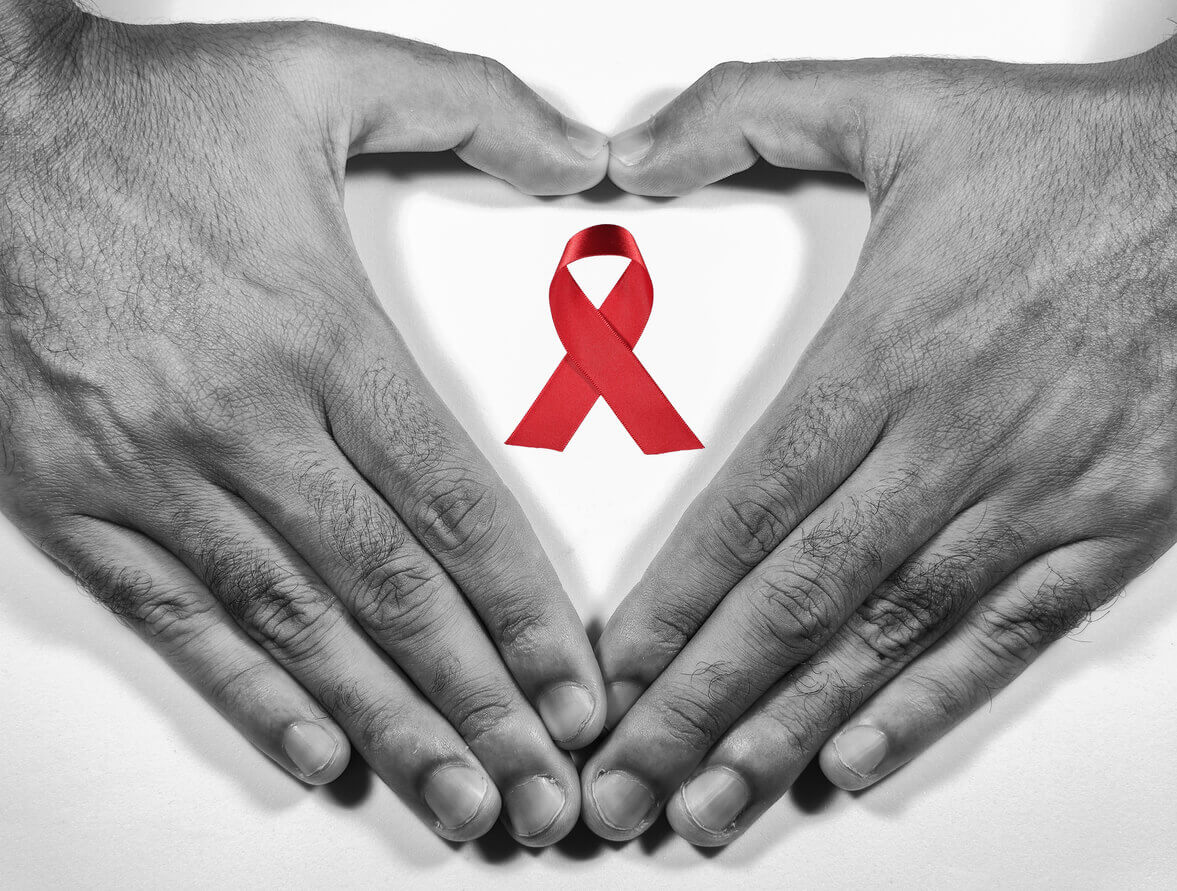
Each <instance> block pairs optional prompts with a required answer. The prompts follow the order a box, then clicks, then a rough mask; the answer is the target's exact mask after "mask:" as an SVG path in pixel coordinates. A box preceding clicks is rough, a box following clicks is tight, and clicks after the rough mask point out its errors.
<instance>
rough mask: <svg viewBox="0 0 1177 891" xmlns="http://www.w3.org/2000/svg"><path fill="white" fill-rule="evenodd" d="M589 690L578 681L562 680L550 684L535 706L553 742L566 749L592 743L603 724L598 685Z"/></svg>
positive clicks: (601, 701)
mask: <svg viewBox="0 0 1177 891" xmlns="http://www.w3.org/2000/svg"><path fill="white" fill-rule="evenodd" d="M594 688H595V689H590V688H589V687H588V686H586V685H585V684H583V683H581V682H579V681H565V682H562V683H557V684H554V685H552V686H551V687H549V688H548V689H547V690H546V691H544V692H543V693H541V694H540V696H539V697H538V699H537V700H536V707H537V710H538V711H539V714H540V717H541V718H542V719H543V722H544V725H545V726H546V727H547V728H548V733H549V734H550V735H551V737H552V741H553V742H555V743H556V745H558V746H560V748H562V749H567V750H569V751H571V750H574V749H581V748H584V747H585V746H587V745H588V744H589V743H591V742H593V740H595V739H596V738H597V737H598V736H600V735H601V731H602V730H603V729H604V726H605V708H604V704H603V699H604V697H603V696H602V695H601V691H600V684H599V683H598V684H595V685H594Z"/></svg>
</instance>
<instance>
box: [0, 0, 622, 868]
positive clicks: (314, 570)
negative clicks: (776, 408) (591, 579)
mask: <svg viewBox="0 0 1177 891" xmlns="http://www.w3.org/2000/svg"><path fill="white" fill-rule="evenodd" d="M0 5H3V6H4V8H5V9H8V8H9V7H11V6H13V2H11V0H10V2H7V3H5V4H0ZM15 9H16V19H15V20H14V19H13V17H12V16H11V15H9V16H6V17H5V21H3V22H0V31H2V32H4V33H3V35H2V36H3V38H4V39H3V41H0V42H3V43H4V47H5V53H4V56H3V58H0V85H3V86H2V88H0V89H2V90H3V95H2V96H0V145H3V157H4V163H3V165H0V233H3V235H2V236H0V506H2V507H3V509H4V511H5V512H6V513H7V514H8V515H9V516H10V517H11V518H12V519H13V521H14V522H15V523H16V524H17V525H18V526H19V527H20V528H21V529H22V530H23V531H24V532H25V533H26V534H27V535H29V536H30V537H31V538H32V539H33V540H35V541H36V542H37V543H38V544H39V545H40V546H41V547H42V548H43V549H44V550H45V551H46V552H47V553H48V554H49V555H50V556H51V557H53V558H54V559H55V560H56V561H58V562H59V563H60V564H62V565H63V566H65V567H66V568H68V569H69V570H70V571H71V572H72V573H74V574H75V575H76V576H77V577H78V578H79V579H80V580H81V581H82V583H83V584H84V585H85V586H86V587H87V588H88V589H90V590H91V591H92V592H93V593H94V594H95V595H96V596H97V597H98V599H99V600H101V601H102V602H103V603H104V604H106V605H107V606H108V607H110V608H111V609H112V610H113V611H114V612H115V613H116V614H117V615H119V616H120V617H121V618H123V619H124V620H126V621H127V622H128V623H130V624H131V625H132V626H133V627H135V628H136V629H137V630H138V631H140V632H141V633H142V634H143V636H144V637H146V639H147V640H149V641H150V642H151V643H152V644H153V645H154V646H155V647H157V648H158V649H159V651H160V652H161V653H162V654H163V655H164V656H165V658H166V659H167V660H168V661H169V662H171V664H172V665H173V666H175V668H176V669H177V670H178V671H180V672H181V673H182V674H183V675H185V676H186V677H187V678H188V679H189V680H190V681H191V682H192V683H193V684H194V685H195V686H196V687H197V688H199V689H200V690H201V691H202V692H203V693H204V694H205V695H206V696H207V697H208V698H209V700H210V701H211V702H212V703H213V704H214V705H215V706H216V707H217V708H218V709H220V711H221V712H222V713H224V714H225V715H226V716H227V717H228V718H229V719H230V720H231V721H233V722H234V723H235V724H236V725H237V727H239V728H240V729H241V731H242V732H243V733H244V734H245V735H246V736H247V737H248V738H249V739H250V741H252V742H253V743H254V744H255V745H256V746H257V747H258V748H260V749H261V750H262V751H263V752H265V753H266V754H267V755H269V756H270V757H271V758H273V759H274V760H275V761H277V762H278V763H279V764H280V765H282V766H283V767H284V768H286V769H287V770H289V771H290V772H292V773H293V774H294V775H295V776H297V777H299V778H300V779H302V780H304V781H306V782H308V783H324V782H328V781H330V780H332V779H334V778H335V777H337V776H338V775H339V773H340V772H341V771H342V769H343V768H344V766H345V764H346V762H347V760H348V756H349V739H350V741H351V743H352V744H354V745H355V746H356V747H357V748H358V749H359V750H360V752H361V753H362V755H363V756H364V758H365V760H366V761H367V762H368V763H369V764H370V765H371V766H372V768H373V769H374V770H375V771H376V773H378V774H379V775H380V776H381V777H382V778H383V780H384V781H385V782H386V783H387V784H388V785H389V786H391V787H392V788H393V789H394V790H395V791H396V792H397V793H399V795H400V796H401V797H402V798H403V799H404V800H405V802H406V803H407V804H408V805H409V806H410V807H411V808H412V809H413V810H414V811H415V812H417V813H418V814H419V815H420V816H421V817H422V818H423V819H425V820H426V821H427V822H428V823H429V824H430V825H431V826H433V827H434V828H435V830H436V831H437V832H438V833H439V834H440V835H442V836H444V837H446V838H448V839H453V840H463V839H470V838H474V837H476V836H479V835H481V834H482V833H484V832H485V831H487V829H489V828H490V826H491V825H492V824H493V822H494V821H495V819H496V818H497V817H498V815H499V812H500V807H501V806H503V805H504V804H505V810H506V815H507V820H506V823H507V825H508V827H509V828H510V829H511V831H512V833H513V834H514V835H515V837H516V838H517V839H519V840H520V841H522V842H523V843H525V844H532V845H543V844H549V843H551V842H553V841H555V840H557V839H559V838H560V837H562V836H563V835H564V834H566V833H567V832H568V830H569V829H570V828H571V827H572V825H573V824H574V823H575V821H576V819H577V816H578V814H579V811H580V799H579V783H578V778H577V774H576V770H575V768H574V766H573V764H572V762H571V760H570V758H569V757H568V755H567V754H565V753H564V752H562V751H561V747H563V748H566V749H573V748H577V747H580V746H583V745H585V744H586V743H588V742H590V741H591V740H592V739H594V738H595V737H596V736H597V734H598V732H599V731H600V729H601V726H602V723H603V719H604V705H603V703H604V695H603V689H602V683H601V678H600V673H599V670H598V668H597V665H596V662H595V660H594V658H593V654H592V650H591V648H590V646H589V643H588V640H587V638H586V635H585V632H584V629H583V626H582V624H581V622H580V619H579V617H578V615H577V613H576V611H575V609H574V608H573V606H572V604H571V603H570V602H569V600H568V599H567V597H566V596H565V594H564V592H563V590H562V588H561V585H560V581H559V579H558V578H557V576H556V574H555V571H554V570H553V569H552V567H551V565H550V564H549V562H548V561H547V559H546V558H545V557H544V555H543V553H542V551H541V549H540V546H539V543H538V541H537V540H536V537H535V535H534V533H533V532H532V530H531V528H530V526H529V525H528V522H527V520H526V518H525V517H524V515H523V513H522V511H521V509H520V508H519V506H518V504H517V503H516V501H515V500H514V499H513V498H512V497H511V495H510V493H509V492H508V491H507V489H506V488H505V487H504V485H503V483H502V482H501V481H500V479H499V478H498V476H497V475H496V474H495V472H494V470H492V468H491V467H490V465H489V464H488V463H487V461H486V460H485V459H484V458H483V457H482V456H481V455H480V454H479V453H478V452H477V450H476V449H475V447H474V445H473V443H472V442H471V441H470V439H469V437H468V436H467V435H466V434H465V432H464V431H463V430H462V428H461V427H460V426H459V425H458V423H457V422H456V421H455V419H454V418H453V417H452V416H451V415H450V414H449V412H448V411H446V409H445V407H444V406H443V405H442V403H441V401H440V400H439V398H438V397H437V395H436V393H435V392H434V391H433V390H432V389H431V388H430V386H429V385H428V383H427V382H426V381H425V380H424V379H423V377H422V375H421V373H420V371H419V370H418V368H417V367H416V365H415V364H414V362H413V360H412V358H411V356H410V355H409V352H408V350H407V349H406V347H405V345H404V343H403V342H402V341H401V339H400V338H399V336H398V335H397V332H396V331H395V329H394V328H393V327H392V325H391V323H390V322H389V320H388V319H387V317H386V316H385V315H384V314H383V312H382V311H381V309H380V307H379V304H378V302H377V300H376V298H375V296H374V293H373V291H372V288H371V286H370V284H369V282H368V280H367V278H366V276H365V275H364V271H363V269H362V267H361V264H360V262H359V259H358V258H357V256H356V253H355V250H354V248H353V245H352V242H351V239H350V236H349V233H348V229H347V223H346V220H345V217H344V212H343V206H342V190H343V171H344V164H345V162H346V160H347V158H348V157H349V156H350V155H354V154H359V153H362V152H370V151H378V152H399V151H439V150H445V149H454V150H455V151H457V153H458V154H459V155H460V156H461V157H462V158H463V159H465V160H466V161H467V162H469V163H470V164H472V165H474V166H476V167H479V168H481V169H483V170H485V171H487V172H489V173H492V174H494V175H496V176H499V177H501V178H503V179H506V180H508V181H510V182H512V183H513V184H515V185H516V186H518V187H519V188H521V189H523V190H524V191H527V192H531V193H542V194H558V193H566V192H575V191H580V190H581V189H584V188H586V187H589V186H591V185H593V184H595V183H596V182H598V181H599V180H600V179H601V178H602V177H603V175H604V173H605V168H606V164H607V154H608V153H607V152H605V151H603V148H604V138H603V137H598V136H597V135H595V134H594V132H593V131H590V130H588V128H584V127H582V126H581V125H578V124H575V123H574V122H569V121H567V120H566V119H565V118H564V117H563V116H562V115H561V114H560V113H559V112H557V111H556V110H555V109H553V108H552V107H551V106H549V105H548V104H547V103H545V102H544V101H543V100H541V99H540V98H539V97H538V96H537V95H536V94H535V93H533V92H532V91H531V90H530V89H528V88H527V87H526V86H524V85H523V84H522V83H521V82H520V81H519V80H518V79H517V78H515V77H514V76H513V75H512V74H510V72H508V71H507V70H506V69H505V68H503V67H502V66H501V65H499V64H498V63H495V62H493V61H491V60H487V59H483V58H479V57H474V56H466V55H460V54H453V53H449V52H446V51H445V50H442V49H438V48H436V47H432V46H426V45H423V44H418V43H413V42H409V41H404V40H398V39H396V38H392V37H387V36H383V35H376V34H368V33H363V32H357V31H349V30H345V29H341V28H334V27H328V26H324V25H313V24H305V23H297V24H281V25H233V26H214V27H204V26H190V25H184V26H158V27H150V28H137V27H128V26H123V25H118V24H115V23H112V22H108V21H104V20H101V19H97V18H94V17H92V16H89V15H86V14H83V13H81V12H79V11H77V10H75V9H74V8H73V7H72V6H70V5H66V4H63V3H47V4H46V3H33V2H16V3H15ZM594 149H595V150H596V152H595V153H594ZM545 725H546V726H545ZM553 740H555V741H553Z"/></svg>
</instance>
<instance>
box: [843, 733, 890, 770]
mask: <svg viewBox="0 0 1177 891" xmlns="http://www.w3.org/2000/svg"><path fill="white" fill-rule="evenodd" d="M834 753H835V754H836V755H837V756H838V760H839V761H841V762H842V766H843V767H845V768H846V769H847V770H848V771H850V772H851V773H852V774H855V775H856V776H859V777H862V778H863V779H866V778H867V777H869V776H870V775H871V774H872V773H874V770H875V768H876V767H878V766H879V765H880V764H881V763H882V761H883V757H884V756H885V755H886V754H887V737H886V736H885V735H884V734H883V732H882V731H881V730H878V729H876V728H874V727H870V726H868V725H866V724H859V725H858V726H857V727H851V728H849V729H847V730H843V731H842V732H841V733H839V734H838V735H837V736H836V737H834Z"/></svg>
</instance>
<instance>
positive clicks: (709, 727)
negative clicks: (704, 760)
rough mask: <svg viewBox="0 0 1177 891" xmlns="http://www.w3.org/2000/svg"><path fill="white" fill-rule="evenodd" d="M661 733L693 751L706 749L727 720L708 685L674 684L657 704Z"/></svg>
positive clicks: (716, 737) (712, 742) (723, 727)
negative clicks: (673, 687)
mask: <svg viewBox="0 0 1177 891" xmlns="http://www.w3.org/2000/svg"><path fill="white" fill-rule="evenodd" d="M658 716H659V726H660V728H661V730H662V732H663V733H665V734H667V735H668V736H670V737H671V738H672V739H674V740H675V741H676V742H678V743H680V744H682V745H683V746H685V747H686V748H687V749H689V750H691V751H695V752H705V751H707V750H708V749H710V748H711V746H712V745H714V744H715V742H716V741H717V740H718V739H719V738H720V736H721V735H722V734H723V731H724V729H725V727H726V726H727V721H726V719H725V717H724V715H723V714H722V713H721V711H720V708H719V702H718V701H717V700H716V694H715V693H714V692H712V690H711V685H708V684H705V685H694V684H692V685H689V686H683V685H676V687H675V689H673V690H672V691H670V693H669V694H668V695H666V696H664V697H663V698H662V701H661V704H660V705H659V708H658Z"/></svg>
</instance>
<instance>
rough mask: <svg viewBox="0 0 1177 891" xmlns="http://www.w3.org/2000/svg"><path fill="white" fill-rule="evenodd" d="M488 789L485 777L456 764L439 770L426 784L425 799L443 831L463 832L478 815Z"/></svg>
mask: <svg viewBox="0 0 1177 891" xmlns="http://www.w3.org/2000/svg"><path fill="white" fill-rule="evenodd" d="M486 790H487V782H486V777H485V776H483V775H482V774H481V773H480V772H479V771H477V770H474V769H473V768H470V767H466V766H465V765H462V764H455V765H453V766H451V767H443V768H441V769H440V770H438V771H436V772H435V773H434V774H433V776H431V777H430V778H429V781H428V782H426V783H425V789H424V791H423V793H422V797H423V798H424V799H425V803H426V804H427V805H429V809H430V810H431V811H433V816H435V817H437V824H438V825H439V826H440V827H441V828H442V829H461V828H462V827H463V826H465V825H466V824H467V823H469V822H470V821H471V820H473V819H474V818H475V817H476V816H477V815H478V811H479V810H480V809H481V808H482V802H483V801H484V800H485V798H486Z"/></svg>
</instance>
